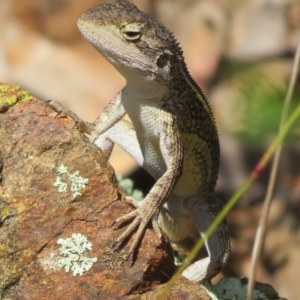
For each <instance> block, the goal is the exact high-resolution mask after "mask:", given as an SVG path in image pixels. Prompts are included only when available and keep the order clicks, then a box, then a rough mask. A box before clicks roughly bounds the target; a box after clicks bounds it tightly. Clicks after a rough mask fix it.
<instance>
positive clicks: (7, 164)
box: [0, 85, 173, 300]
mask: <svg viewBox="0 0 300 300" xmlns="http://www.w3.org/2000/svg"><path fill="white" fill-rule="evenodd" d="M5 91H7V94H5V93H6V92H5ZM0 92H1V95H0V100H1V103H2V108H3V109H2V110H0V298H1V299H3V300H8V299H11V300H15V299H20V300H22V299H33V300H34V299H39V300H43V299H55V300H56V299H60V300H63V299H68V300H69V299H120V298H122V297H125V295H130V294H134V293H136V294H137V293H143V292H146V291H148V290H150V289H151V288H152V287H154V286H155V285H156V284H158V283H161V282H164V281H166V280H167V276H171V275H172V271H173V258H172V255H170V253H171V252H170V251H169V255H168V254H167V252H166V250H165V249H168V250H170V248H169V246H168V244H167V243H165V242H164V241H160V240H158V239H157V237H156V235H155V234H154V232H153V230H150V229H149V230H147V231H146V233H145V236H144V239H143V242H142V243H141V244H140V245H139V251H138V253H135V255H134V260H135V262H134V264H133V265H132V261H131V259H129V261H126V260H125V259H124V258H125V254H124V250H123V251H121V250H120V251H119V252H114V251H112V250H111V245H112V243H113V242H114V241H115V239H116V238H117V236H118V235H119V234H120V232H122V230H124V229H122V228H121V229H119V230H115V231H113V230H112V229H111V225H112V223H113V222H114V220H115V219H116V218H118V217H119V216H121V215H123V214H124V213H126V212H129V210H130V207H129V206H128V205H126V204H124V203H123V202H122V201H120V199H119V198H120V196H119V193H118V190H117V187H116V182H115V177H114V173H113V170H112V168H111V167H110V166H109V165H108V164H107V163H106V161H105V159H104V158H103V156H102V154H101V151H100V150H99V149H97V148H96V147H95V146H94V145H93V144H92V143H90V141H89V140H88V138H87V137H86V136H84V135H83V134H82V133H81V132H80V131H79V130H77V129H76V126H74V122H73V121H72V120H70V119H68V118H65V117H63V116H59V117H57V118H56V114H57V113H56V112H54V111H53V110H51V108H49V107H48V106H47V105H46V104H44V103H43V102H41V101H39V100H37V99H36V98H33V97H31V96H30V95H29V94H28V93H26V92H24V91H22V90H21V89H20V88H19V87H10V88H9V86H8V85H0ZM24 97H25V99H26V100H30V101H24ZM8 98H9V99H14V101H12V102H11V101H10V100H9V101H7V99H8ZM4 104H5V105H4ZM4 107H5V109H4ZM62 165H63V166H65V167H66V168H67V170H68V174H69V175H70V176H71V177H69V175H66V174H67V173H64V172H62V173H61V174H60V173H58V172H57V170H58V168H59V167H60V166H62ZM76 172H77V173H76ZM75 173H76V174H77V175H74V174H75ZM58 176H60V181H61V182H63V183H65V184H66V185H67V186H66V188H65V189H64V188H62V189H59V184H56V185H54V184H55V182H57V177H58ZM72 176H73V177H72ZM79 177H81V178H83V179H88V181H86V180H82V179H80V180H79ZM70 178H73V179H70ZM58 181H59V180H58ZM74 182H75V183H76V187H75V189H76V188H77V190H76V191H77V192H74V190H73V191H71V185H72V183H73V184H74ZM83 183H85V184H83ZM80 194H81V195H80ZM74 233H80V234H82V235H83V236H85V237H86V238H87V240H88V242H89V243H91V244H92V247H90V245H89V244H88V246H89V248H91V250H90V251H87V253H85V255H86V257H90V258H97V261H96V262H95V261H94V260H93V265H92V267H91V268H90V269H89V270H88V271H86V272H84V273H83V274H82V276H80V275H79V274H78V272H77V273H76V274H77V276H73V274H72V271H70V272H69V273H67V272H65V269H64V268H59V264H58V261H59V260H60V259H61V258H62V256H61V255H60V245H59V244H58V243H57V241H58V240H59V239H64V240H65V239H67V238H70V237H72V234H74ZM130 242H131V240H130V241H128V244H125V245H124V249H125V250H128V247H129V246H130ZM79 273H80V272H79Z"/></svg>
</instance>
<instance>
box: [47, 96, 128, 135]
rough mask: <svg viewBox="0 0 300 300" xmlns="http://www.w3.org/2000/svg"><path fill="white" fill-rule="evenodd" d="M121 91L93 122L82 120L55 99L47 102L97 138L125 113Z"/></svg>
mask: <svg viewBox="0 0 300 300" xmlns="http://www.w3.org/2000/svg"><path fill="white" fill-rule="evenodd" d="M122 92H123V90H122V91H120V92H119V93H118V94H117V95H116V96H115V97H114V98H113V99H112V100H111V101H110V102H109V103H108V105H107V106H106V107H105V108H104V110H103V112H102V113H101V114H100V115H99V116H98V118H97V119H96V120H95V121H94V122H93V123H89V122H84V121H83V120H81V119H80V118H79V117H78V116H77V115H76V114H75V113H74V112H72V111H70V110H69V109H67V108H65V107H63V106H62V105H61V104H60V103H59V102H57V101H55V100H50V101H47V104H48V105H49V106H50V107H52V108H53V109H54V110H55V111H57V112H58V113H64V114H65V115H67V116H69V117H70V118H71V119H73V120H74V122H76V124H77V126H78V127H79V128H80V129H81V130H82V131H83V132H85V133H87V134H89V135H91V136H92V137H93V139H94V140H95V138H97V137H98V136H99V135H100V134H102V133H103V132H105V131H107V130H108V129H109V128H111V127H112V126H113V125H115V124H116V123H117V122H118V121H120V120H121V119H122V118H123V117H124V115H125V109H124V107H123V105H122V101H121V98H122Z"/></svg>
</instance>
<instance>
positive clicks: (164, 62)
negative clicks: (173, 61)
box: [156, 52, 171, 68]
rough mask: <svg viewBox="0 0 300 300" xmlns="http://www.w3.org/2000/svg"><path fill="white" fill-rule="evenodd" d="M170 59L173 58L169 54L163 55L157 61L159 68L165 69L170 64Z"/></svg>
mask: <svg viewBox="0 0 300 300" xmlns="http://www.w3.org/2000/svg"><path fill="white" fill-rule="evenodd" d="M170 57H171V55H170V54H169V53H167V52H164V53H163V54H161V55H160V56H159V57H158V59H157V61H156V64H157V66H158V67H159V68H163V67H165V66H166V65H167V64H168V62H169V60H170Z"/></svg>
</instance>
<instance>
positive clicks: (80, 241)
mask: <svg viewBox="0 0 300 300" xmlns="http://www.w3.org/2000/svg"><path fill="white" fill-rule="evenodd" d="M57 244H59V245H61V248H60V251H59V254H60V255H62V256H64V258H62V259H60V260H59V261H58V266H59V268H63V269H65V271H66V272H67V273H69V271H70V270H72V271H73V276H77V275H79V276H81V275H83V273H84V272H87V271H89V270H90V269H91V268H92V266H93V264H94V263H95V262H96V261H97V258H96V257H92V258H90V257H86V256H85V255H84V252H85V251H86V250H89V251H91V250H92V244H91V243H90V242H88V240H87V238H86V237H85V236H84V235H82V234H81V233H73V234H72V238H67V239H65V240H64V239H59V240H58V241H57Z"/></svg>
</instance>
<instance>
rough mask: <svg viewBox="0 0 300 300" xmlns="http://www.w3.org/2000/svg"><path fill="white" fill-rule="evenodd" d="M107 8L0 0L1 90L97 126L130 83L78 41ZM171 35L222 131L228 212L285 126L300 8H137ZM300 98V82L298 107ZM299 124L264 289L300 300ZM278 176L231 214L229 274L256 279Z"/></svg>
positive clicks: (175, 4) (142, 177) (129, 168)
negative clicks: (85, 17)
mask: <svg viewBox="0 0 300 300" xmlns="http://www.w3.org/2000/svg"><path fill="white" fill-rule="evenodd" d="M102 2H103V1H101V0H85V1H82V0H72V1H70V0H26V1H25V0H0V81H1V82H7V83H11V84H18V85H21V86H22V87H23V88H24V89H27V90H28V91H30V92H31V93H32V94H33V95H35V96H36V97H38V98H40V99H42V100H47V99H54V100H57V101H59V102H61V103H62V104H63V105H65V106H66V107H68V108H69V109H71V110H73V111H74V112H75V113H77V114H78V115H79V116H80V117H81V118H82V119H84V120H86V121H90V122H92V121H93V120H94V119H95V118H96V117H97V116H98V115H99V113H100V112H101V111H102V110H103V108H104V107H105V105H106V104H107V103H108V102H109V100H110V99H111V98H112V97H113V96H114V95H115V94H116V93H117V92H118V91H119V90H120V89H121V88H122V87H123V86H124V84H125V80H124V79H123V78H122V77H121V76H120V75H119V74H118V73H117V72H116V71H115V70H114V69H113V67H112V66H111V65H110V64H109V63H108V62H106V61H105V60H104V59H103V58H102V57H101V55H99V54H98V53H97V52H96V50H94V49H93V48H92V46H90V45H89V44H88V43H87V42H86V41H84V40H83V38H82V37H81V36H80V34H79V32H78V30H77V27H76V20H77V18H78V16H79V15H80V14H81V13H82V12H83V11H85V10H86V9H88V8H90V7H92V6H96V5H98V4H100V3H102ZM132 2H134V3H135V4H136V5H137V6H138V7H139V8H140V9H141V10H143V11H145V12H147V13H148V14H151V15H152V16H154V17H155V18H156V19H158V20H159V21H161V22H162V23H164V24H165V25H166V26H167V27H168V28H169V29H170V30H171V31H173V32H174V34H175V36H176V37H177V39H178V41H179V42H180V43H181V46H182V48H183V50H184V54H185V58H186V63H187V65H188V68H189V70H190V73H191V74H192V76H193V77H194V78H195V80H196V81H197V82H198V84H199V85H200V86H201V88H202V89H203V90H204V92H205V94H206V95H207V98H208V99H209V102H210V103H211V106H212V108H213V111H214V113H215V117H216V121H217V126H218V128H219V132H220V140H221V147H222V159H221V169H220V176H219V182H218V186H217V193H218V195H219V197H220V198H221V199H222V200H223V201H224V203H225V202H226V201H227V200H228V199H229V198H230V196H231V195H232V194H233V193H234V192H235V191H236V189H237V188H238V187H239V186H240V185H241V184H242V183H243V181H244V180H245V178H246V177H247V176H248V174H249V173H250V172H251V170H252V168H253V167H254V166H255V164H256V162H257V161H258V159H259V158H260V157H261V155H262V154H263V152H264V151H265V149H266V147H267V146H268V145H269V143H270V142H271V141H272V139H273V138H274V136H275V134H276V131H277V129H278V126H279V125H278V124H279V119H280V114H281V110H282V105H283V99H284V96H285V93H286V89H287V84H288V79H289V76H290V72H291V67H292V60H293V55H294V52H295V48H296V44H297V42H298V39H299V37H300V35H299V34H300V0H263V1H262V0H248V1H240V0H185V1H183V0H135V1H132ZM299 101H300V86H299V76H298V82H297V85H296V90H295V95H294V99H293V104H292V108H291V110H292V109H293V106H294V105H296V104H297V103H298V102H299ZM299 135H300V122H299V124H297V125H296V126H295V127H294V128H293V130H292V132H291V134H290V135H289V137H288V138H287V140H286V142H285V148H284V151H283V155H282V158H281V164H280V169H279V173H278V177H277V182H276V190H275V195H274V201H273V206H272V210H271V214H270V218H269V226H268V232H267V237H266V241H265V245H264V252H263V255H262V257H261V260H260V266H259V272H258V276H257V280H259V281H261V282H266V283H270V284H272V285H273V286H274V288H275V289H276V290H277V291H278V292H279V294H280V295H281V296H282V297H286V298H288V299H299V295H300V286H299V283H298V279H299V268H300V230H299V225H300V222H299V221H300V218H299V213H300V204H299V200H300V143H299ZM110 161H111V164H112V165H113V167H114V168H115V170H116V173H117V174H122V175H124V176H130V177H131V178H133V179H134V180H135V187H136V188H139V189H142V190H143V192H144V193H147V191H148V190H149V189H150V188H151V185H152V184H153V180H152V178H151V177H149V176H148V175H147V174H145V172H143V171H142V170H140V169H138V168H137V166H136V164H135V163H134V161H133V160H132V159H131V158H130V157H128V155H127V154H125V153H124V152H123V151H122V150H120V149H118V148H117V147H116V149H115V150H114V153H113V156H112V158H111V160H110ZM268 175H269V170H266V171H265V172H264V173H263V175H262V176H261V178H259V180H257V181H256V183H255V184H254V185H253V186H252V187H251V188H250V190H249V191H248V192H247V193H246V194H245V195H244V196H243V197H242V199H241V200H240V202H239V203H238V205H237V206H236V207H235V208H234V210H233V211H232V212H231V213H230V215H229V216H228V223H229V228H230V234H231V241H232V257H231V259H230V263H229V268H230V269H231V271H232V272H233V274H235V276H246V277H248V276H249V267H250V257H251V251H252V246H253V240H254V235H255V230H256V226H257V223H258V219H259V216H260V211H261V207H262V202H263V199H264V196H265V192H266V186H267V180H268Z"/></svg>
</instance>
